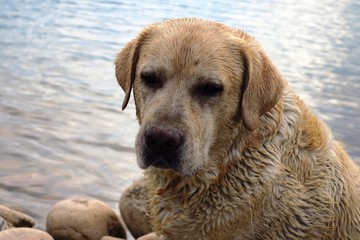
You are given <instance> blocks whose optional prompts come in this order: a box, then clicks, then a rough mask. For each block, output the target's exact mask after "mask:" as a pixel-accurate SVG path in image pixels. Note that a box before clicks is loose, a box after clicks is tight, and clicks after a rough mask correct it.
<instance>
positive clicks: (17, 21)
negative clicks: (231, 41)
mask: <svg viewBox="0 0 360 240" xmlns="http://www.w3.org/2000/svg"><path fill="white" fill-rule="evenodd" d="M359 11H360V5H359V3H358V2H357V1H355V0H349V1H347V0H341V1H335V0H325V1H310V0H307V1H291V0H290V1H285V0H278V1H276V0H273V1H250V0H249V1H242V3H239V2H238V1H225V2H223V1H219V0H212V1H189V2H181V3H180V2H177V3H176V2H175V3H174V2H171V3H168V2H166V1H161V0H153V1H146V0H145V1H139V2H133V1H100V0H96V1H72V0H68V1H61V0H60V1H39V0H35V1H21V2H18V1H6V2H5V1H2V3H1V8H0V36H1V37H0V85H1V88H0V153H1V159H0V196H1V197H0V204H1V203H2V204H6V205H12V206H15V207H18V208H21V210H23V211H25V212H27V213H29V214H30V215H32V216H34V217H35V218H36V220H37V223H38V227H39V228H44V223H45V216H46V213H47V211H48V210H49V208H50V207H51V206H52V204H53V203H54V202H56V201H58V200H60V199H63V198H65V197H69V196H73V195H88V196H94V197H96V198H100V199H102V200H104V201H106V202H107V203H109V204H110V205H112V206H113V207H114V208H117V201H118V198H119V196H120V192H121V191H122V190H123V189H124V188H125V187H126V186H127V185H128V184H129V183H130V182H131V181H132V180H134V179H136V178H138V177H140V176H141V172H140V170H138V167H137V166H136V160H135V156H134V148H133V144H134V139H135V134H136V131H137V128H138V126H137V123H136V121H135V111H134V105H133V103H132V102H131V103H130V106H129V107H128V108H127V110H126V111H125V112H121V111H120V107H121V102H122V97H123V93H122V92H121V90H120V88H119V87H118V85H117V82H116V80H115V77H114V65H113V60H114V57H115V54H116V52H118V51H119V49H120V48H121V47H122V46H123V45H124V44H125V43H126V42H127V41H129V40H130V39H131V38H133V37H134V36H135V34H136V33H137V32H138V31H139V30H140V29H141V28H143V27H144V26H145V25H147V24H149V23H151V22H154V21H159V20H163V19H165V18H173V17H184V16H188V17H190V16H192V17H201V18H207V19H212V20H215V21H220V22H223V23H225V24H228V25H230V26H233V27H237V28H242V29H244V30H246V31H247V32H249V33H251V34H252V35H254V36H255V37H256V38H257V39H258V40H259V41H260V42H261V43H262V45H263V46H264V48H265V49H266V50H267V52H268V54H269V55H270V56H271V58H272V59H273V60H274V62H275V64H276V65H277V66H278V67H279V69H280V70H281V71H282V73H283V74H284V75H285V77H286V78H287V79H288V81H289V82H290V83H291V84H292V86H293V87H294V88H295V89H296V91H297V92H298V93H299V94H300V95H301V96H302V97H303V98H304V99H305V100H306V102H307V104H308V105H309V106H311V108H312V109H313V110H314V111H315V112H316V113H317V114H318V115H319V116H320V117H321V118H322V119H324V120H325V121H326V122H327V123H328V124H329V125H330V126H331V128H332V129H333V131H334V134H335V135H336V137H337V138H339V139H341V140H343V141H344V142H345V143H346V145H347V150H348V151H349V153H350V154H351V155H352V157H353V158H354V159H357V160H358V161H360V148H359V145H358V142H357V137H358V136H359V135H360V127H359V119H360V107H359V97H358V92H360V83H359V82H360V81H359V76H360V70H359V69H360V68H359V62H360V61H359V60H360V47H359V46H360V42H359V39H360V21H359V18H358V12H359Z"/></svg>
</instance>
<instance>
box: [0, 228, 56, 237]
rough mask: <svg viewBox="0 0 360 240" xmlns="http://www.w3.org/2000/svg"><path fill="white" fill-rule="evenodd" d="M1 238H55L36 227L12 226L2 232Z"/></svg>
mask: <svg viewBox="0 0 360 240" xmlns="http://www.w3.org/2000/svg"><path fill="white" fill-rule="evenodd" d="M0 239H1V240H54V239H53V238H52V237H51V236H50V235H49V234H48V233H46V232H43V231H41V230H38V229H34V228H10V229H7V230H5V231H2V232H0Z"/></svg>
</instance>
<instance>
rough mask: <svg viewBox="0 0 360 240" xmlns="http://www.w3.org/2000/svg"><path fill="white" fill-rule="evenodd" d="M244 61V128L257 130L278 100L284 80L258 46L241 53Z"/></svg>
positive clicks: (242, 108) (242, 90)
mask: <svg viewBox="0 0 360 240" xmlns="http://www.w3.org/2000/svg"><path fill="white" fill-rule="evenodd" d="M241 58H242V61H243V83H242V89H241V98H242V99H241V100H240V107H241V111H240V112H241V116H242V120H243V124H244V126H245V127H246V128H247V129H248V130H250V131H254V130H255V129H257V127H258V126H259V123H260V116H261V115H263V114H264V113H265V112H267V111H269V110H270V109H271V108H272V107H274V106H275V104H276V103H277V102H278V101H279V99H280V97H281V95H282V91H283V88H284V80H283V79H282V76H281V74H280V73H279V71H278V70H277V69H276V67H275V66H274V65H273V64H272V63H271V61H270V59H269V58H268V57H267V56H266V54H265V53H264V51H263V50H262V49H261V47H260V46H258V45H252V46H251V48H249V47H248V48H244V49H242V51H241Z"/></svg>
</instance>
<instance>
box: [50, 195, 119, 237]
mask: <svg viewBox="0 0 360 240" xmlns="http://www.w3.org/2000/svg"><path fill="white" fill-rule="evenodd" d="M46 230H47V232H48V233H49V234H50V235H51V236H53V238H54V239H55V240H65V239H66V240H99V239H101V237H103V236H113V237H119V238H126V233H125V230H124V227H123V226H122V224H121V220H120V219H119V218H118V217H117V216H116V214H115V212H114V211H113V209H111V208H110V207H109V206H108V205H106V204H105V203H103V202H101V201H99V200H96V199H90V198H71V199H66V200H63V201H60V202H58V203H56V204H55V205H54V206H53V207H52V208H51V210H50V212H49V213H48V216H47V221H46Z"/></svg>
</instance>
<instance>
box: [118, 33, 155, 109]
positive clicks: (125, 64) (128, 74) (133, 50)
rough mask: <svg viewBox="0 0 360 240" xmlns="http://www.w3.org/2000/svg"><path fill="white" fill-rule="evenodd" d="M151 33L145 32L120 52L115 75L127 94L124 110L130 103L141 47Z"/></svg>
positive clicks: (123, 105)
mask: <svg viewBox="0 0 360 240" xmlns="http://www.w3.org/2000/svg"><path fill="white" fill-rule="evenodd" d="M148 35H149V31H148V30H147V31H145V30H144V31H143V32H142V33H140V35H139V36H138V37H137V38H135V39H133V40H131V41H130V42H129V43H127V44H126V46H125V47H124V48H123V49H122V50H121V51H120V53H119V54H118V55H117V57H116V60H115V75H116V79H117V81H118V83H119V84H120V86H121V88H122V89H123V90H124V92H125V97H124V101H123V104H122V110H124V109H125V108H126V106H127V104H128V102H129V99H130V95H131V89H132V87H133V83H134V80H135V77H136V67H137V63H138V61H139V54H140V50H141V46H142V44H143V43H144V41H145V39H146V38H147V37H148Z"/></svg>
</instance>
